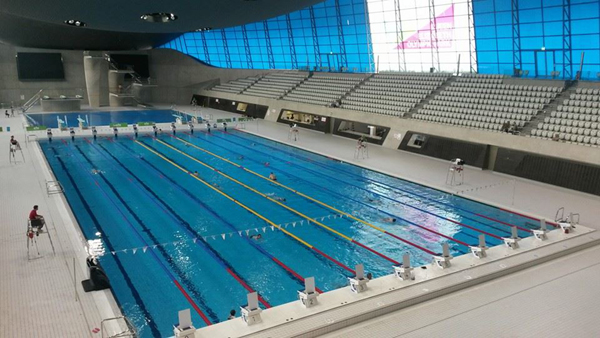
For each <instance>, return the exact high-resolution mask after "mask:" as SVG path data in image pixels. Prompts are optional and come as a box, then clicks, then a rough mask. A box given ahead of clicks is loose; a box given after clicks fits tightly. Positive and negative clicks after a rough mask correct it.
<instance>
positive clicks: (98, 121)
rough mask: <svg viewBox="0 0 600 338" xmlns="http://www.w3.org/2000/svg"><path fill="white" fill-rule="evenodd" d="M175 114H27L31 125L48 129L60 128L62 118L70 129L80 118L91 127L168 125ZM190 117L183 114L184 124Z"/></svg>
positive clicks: (120, 112) (147, 112)
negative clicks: (118, 124) (152, 123)
mask: <svg viewBox="0 0 600 338" xmlns="http://www.w3.org/2000/svg"><path fill="white" fill-rule="evenodd" d="M173 114H178V115H179V114H181V113H178V112H175V111H173V110H169V109H165V110H118V111H102V112H70V113H50V114H27V120H28V121H29V123H30V124H31V125H42V126H46V127H48V128H58V120H57V118H60V119H61V120H63V121H66V122H67V126H68V127H78V126H79V122H78V120H77V118H78V117H80V118H82V119H83V120H86V118H87V121H89V125H90V126H108V125H110V124H111V123H127V124H133V123H139V122H155V123H168V122H175V117H174V116H173ZM187 118H188V115H186V114H183V119H184V122H187Z"/></svg>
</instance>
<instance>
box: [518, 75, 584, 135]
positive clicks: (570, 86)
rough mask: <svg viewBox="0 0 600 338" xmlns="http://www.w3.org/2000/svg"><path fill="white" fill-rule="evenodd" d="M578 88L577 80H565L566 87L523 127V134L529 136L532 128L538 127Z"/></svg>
mask: <svg viewBox="0 0 600 338" xmlns="http://www.w3.org/2000/svg"><path fill="white" fill-rule="evenodd" d="M576 90H577V81H565V88H564V89H563V91H562V92H561V93H560V95H558V96H557V97H555V98H554V99H553V100H552V101H550V103H549V104H548V105H546V106H545V107H544V110H542V112H541V113H539V114H537V115H536V116H534V117H533V119H531V121H529V122H527V124H526V125H525V127H523V129H521V135H525V136H528V135H530V134H531V130H532V129H536V128H537V125H538V124H539V123H542V122H544V119H545V118H546V117H550V113H551V112H553V111H556V109H557V107H558V106H559V105H561V104H562V102H563V101H564V100H566V99H568V98H569V97H570V96H571V94H574V93H575V91H576Z"/></svg>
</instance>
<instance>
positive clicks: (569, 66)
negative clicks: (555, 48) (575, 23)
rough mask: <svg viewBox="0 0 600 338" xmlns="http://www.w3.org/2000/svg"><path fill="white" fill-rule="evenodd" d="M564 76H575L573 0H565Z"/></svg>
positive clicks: (567, 77)
mask: <svg viewBox="0 0 600 338" xmlns="http://www.w3.org/2000/svg"><path fill="white" fill-rule="evenodd" d="M562 20H563V31H562V38H563V60H562V61H563V78H564V79H570V78H572V77H573V62H572V61H573V58H572V49H571V0H563V16H562Z"/></svg>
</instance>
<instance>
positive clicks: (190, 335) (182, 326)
mask: <svg viewBox="0 0 600 338" xmlns="http://www.w3.org/2000/svg"><path fill="white" fill-rule="evenodd" d="M173 333H174V334H175V337H176V338H194V337H195V335H196V328H195V327H194V326H193V325H192V315H191V314H190V309H185V310H181V311H179V323H178V324H177V325H173Z"/></svg>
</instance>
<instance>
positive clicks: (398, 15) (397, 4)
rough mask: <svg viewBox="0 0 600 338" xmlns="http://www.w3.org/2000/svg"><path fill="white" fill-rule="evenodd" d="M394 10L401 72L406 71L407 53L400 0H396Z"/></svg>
mask: <svg viewBox="0 0 600 338" xmlns="http://www.w3.org/2000/svg"><path fill="white" fill-rule="evenodd" d="M394 11H395V12H396V45H397V47H398V70H399V71H401V72H405V71H406V54H405V52H404V31H403V30H402V13H401V10H400V0H394ZM400 47H402V48H400Z"/></svg>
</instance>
